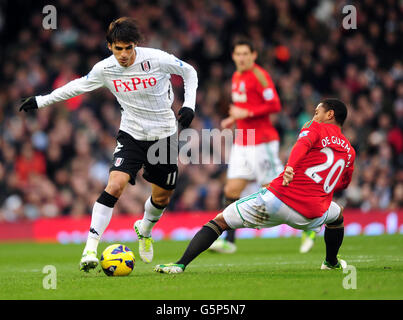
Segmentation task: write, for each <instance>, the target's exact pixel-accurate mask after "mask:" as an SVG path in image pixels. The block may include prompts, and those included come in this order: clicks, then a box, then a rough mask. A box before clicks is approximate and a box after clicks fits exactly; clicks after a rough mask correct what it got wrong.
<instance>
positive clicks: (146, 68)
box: [141, 60, 151, 72]
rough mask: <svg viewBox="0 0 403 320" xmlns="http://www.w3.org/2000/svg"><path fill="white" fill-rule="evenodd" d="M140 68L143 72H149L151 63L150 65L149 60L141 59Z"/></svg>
mask: <svg viewBox="0 0 403 320" xmlns="http://www.w3.org/2000/svg"><path fill="white" fill-rule="evenodd" d="M141 69H143V71H144V72H150V70H151V65H150V61H148V60H147V61H143V62H142V63H141Z"/></svg>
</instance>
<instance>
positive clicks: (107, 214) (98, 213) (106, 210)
mask: <svg viewBox="0 0 403 320" xmlns="http://www.w3.org/2000/svg"><path fill="white" fill-rule="evenodd" d="M112 212H113V208H110V207H108V206H105V205H103V204H101V203H99V202H95V204H94V207H93V209H92V217H91V227H90V231H89V232H88V238H87V243H86V245H85V248H84V252H85V251H87V250H91V251H95V252H97V248H98V243H99V240H100V239H101V236H102V234H103V233H104V231H105V229H106V227H107V226H108V225H109V222H110V221H111V218H112Z"/></svg>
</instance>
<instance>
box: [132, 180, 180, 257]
mask: <svg viewBox="0 0 403 320" xmlns="http://www.w3.org/2000/svg"><path fill="white" fill-rule="evenodd" d="M173 192H174V190H166V189H164V188H161V187H159V186H157V185H156V184H154V183H152V184H151V196H150V197H149V198H148V199H147V201H146V203H145V205H144V216H143V219H142V220H137V221H136V222H135V224H134V230H135V232H136V233H137V236H138V238H139V255H140V258H141V260H143V262H145V263H150V262H151V261H152V259H153V256H154V250H153V239H152V237H151V230H152V228H153V227H154V225H155V224H156V223H157V222H158V221H159V219H160V218H161V216H162V214H163V212H164V210H165V208H166V206H167V205H168V204H169V200H170V198H171V195H172V193H173Z"/></svg>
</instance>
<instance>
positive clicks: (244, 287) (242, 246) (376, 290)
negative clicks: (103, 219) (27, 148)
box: [0, 235, 403, 300]
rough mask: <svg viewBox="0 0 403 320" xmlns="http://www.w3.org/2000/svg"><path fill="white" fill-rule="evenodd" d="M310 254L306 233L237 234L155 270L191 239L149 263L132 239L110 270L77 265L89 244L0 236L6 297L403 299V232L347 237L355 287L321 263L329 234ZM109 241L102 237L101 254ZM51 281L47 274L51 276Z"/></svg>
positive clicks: (158, 247) (344, 252) (345, 254)
mask: <svg viewBox="0 0 403 320" xmlns="http://www.w3.org/2000/svg"><path fill="white" fill-rule="evenodd" d="M315 242H316V243H315V247H314V248H313V249H312V251H311V252H309V253H307V254H300V253H298V248H299V244H300V238H295V237H293V238H276V239H245V240H241V239H239V240H237V244H238V251H237V252H236V253H235V254H232V255H223V254H217V253H213V252H208V251H207V252H204V253H203V254H201V255H200V256H199V257H198V258H197V259H196V260H194V261H193V262H192V263H191V264H190V265H189V266H188V268H187V269H186V271H185V273H183V274H178V275H165V274H159V273H155V272H154V271H153V267H154V266H155V265H156V264H159V263H168V262H173V261H176V260H177V259H178V258H179V257H180V256H181V255H182V253H183V251H184V249H185V248H186V246H187V244H188V241H180V242H175V241H158V242H156V243H154V252H155V256H154V261H153V263H152V264H149V265H147V264H144V263H143V262H142V261H141V260H140V258H139V257H138V244H137V243H125V244H126V245H127V246H128V247H129V248H131V249H132V250H133V251H134V252H135V255H136V265H135V270H134V272H132V273H131V275H129V276H128V277H107V276H106V275H105V274H104V273H103V272H102V271H101V270H100V267H98V268H97V270H96V271H93V272H90V273H88V274H85V273H82V272H80V271H79V270H78V263H79V260H80V256H81V252H82V249H83V245H82V244H80V245H61V244H35V243H2V244H0V299H2V300H4V299H11V300H31V299H39V300H62V299H63V300H65V299H69V300H72V299H73V300H78V299H79V300H87V299H96V300H99V299H119V300H124V299H130V300H133V299H135V300H137V299H138V300H273V299H275V300H276V299H287V300H288V299H303V300H306V299H326V300H328V299H347V300H349V299H371V300H372V299H377V300H383V299H392V300H395V299H399V300H400V299H403V235H384V236H373V237H370V236H356V237H345V238H344V243H343V246H342V248H341V250H340V255H341V256H342V258H343V259H345V260H346V261H347V262H348V263H349V264H350V265H353V266H354V267H355V268H356V276H357V277H356V286H357V288H356V289H345V288H344V287H343V283H347V284H348V283H349V284H350V285H351V284H353V282H351V281H349V280H348V279H346V278H345V277H347V276H352V273H351V272H350V273H346V274H344V273H343V272H342V271H340V270H331V271H321V270H319V268H320V265H321V263H322V260H323V258H324V252H325V246H324V241H323V237H317V239H316V240H315ZM109 244H110V243H101V244H100V247H99V255H100V253H101V252H102V250H103V249H104V248H106V246H108V245H109ZM47 265H53V266H55V268H56V272H57V273H56V280H57V282H56V289H45V288H44V286H43V282H44V279H45V277H46V276H47V274H46V273H43V270H44V267H45V266H47ZM45 282H46V280H45Z"/></svg>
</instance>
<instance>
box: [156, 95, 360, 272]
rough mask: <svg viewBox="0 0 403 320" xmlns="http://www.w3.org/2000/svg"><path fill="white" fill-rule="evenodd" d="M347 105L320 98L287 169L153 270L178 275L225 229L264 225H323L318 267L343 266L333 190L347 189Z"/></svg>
mask: <svg viewBox="0 0 403 320" xmlns="http://www.w3.org/2000/svg"><path fill="white" fill-rule="evenodd" d="M346 117H347V108H346V106H345V105H344V103H343V102H341V101H339V100H337V99H326V100H323V101H322V102H321V103H320V104H319V105H318V106H317V107H316V110H315V115H314V117H313V119H312V121H310V122H308V123H307V124H306V125H305V126H304V127H303V128H302V130H301V132H300V135H299V137H298V140H297V142H296V143H295V145H294V147H293V149H292V151H291V154H290V157H289V159H288V162H287V165H286V168H285V170H284V172H283V173H282V174H280V175H279V176H278V177H277V178H276V179H274V180H273V181H272V182H271V183H270V185H269V186H268V187H267V188H262V189H261V190H259V191H258V192H256V193H254V194H252V195H250V196H248V197H244V198H242V199H240V200H238V201H236V202H234V203H232V204H231V205H229V206H228V207H227V208H225V209H224V211H223V212H222V213H220V214H218V215H217V216H216V217H215V218H214V219H213V220H211V221H209V222H208V223H207V224H205V225H204V226H203V227H202V228H201V229H200V230H199V231H198V233H196V235H195V236H194V238H193V239H192V240H191V242H190V243H189V245H188V247H187V248H186V251H185V253H184V254H183V256H182V258H181V259H179V260H178V261H177V262H176V263H170V264H166V265H157V266H156V267H155V271H157V272H161V273H180V272H183V271H184V270H185V268H186V266H187V265H188V264H189V263H190V262H191V261H192V260H193V259H194V258H196V257H197V256H198V255H199V254H200V253H201V252H203V251H204V250H206V249H207V248H208V247H209V246H210V245H211V243H212V242H213V241H215V239H217V237H219V236H220V235H221V233H222V232H223V231H224V230H227V229H229V228H231V229H238V228H267V227H273V226H276V225H279V224H287V225H289V226H291V227H293V228H297V229H301V230H315V231H319V230H320V228H321V226H322V225H323V224H325V226H326V227H325V234H324V240H325V244H326V257H325V260H324V261H323V263H322V266H321V269H341V268H345V267H346V266H347V263H346V262H345V261H344V260H341V259H338V258H337V254H338V251H339V248H340V246H341V244H342V242H343V237H344V224H343V208H342V207H340V206H339V205H337V204H336V203H335V202H333V201H332V198H333V193H334V192H335V191H337V190H342V189H345V188H347V186H348V185H349V183H350V181H351V177H352V174H353V170H354V159H355V151H354V149H353V147H352V146H351V144H350V142H349V141H348V140H347V139H346V137H345V136H344V135H343V134H342V133H341V127H342V125H343V123H344V120H345V119H346Z"/></svg>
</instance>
